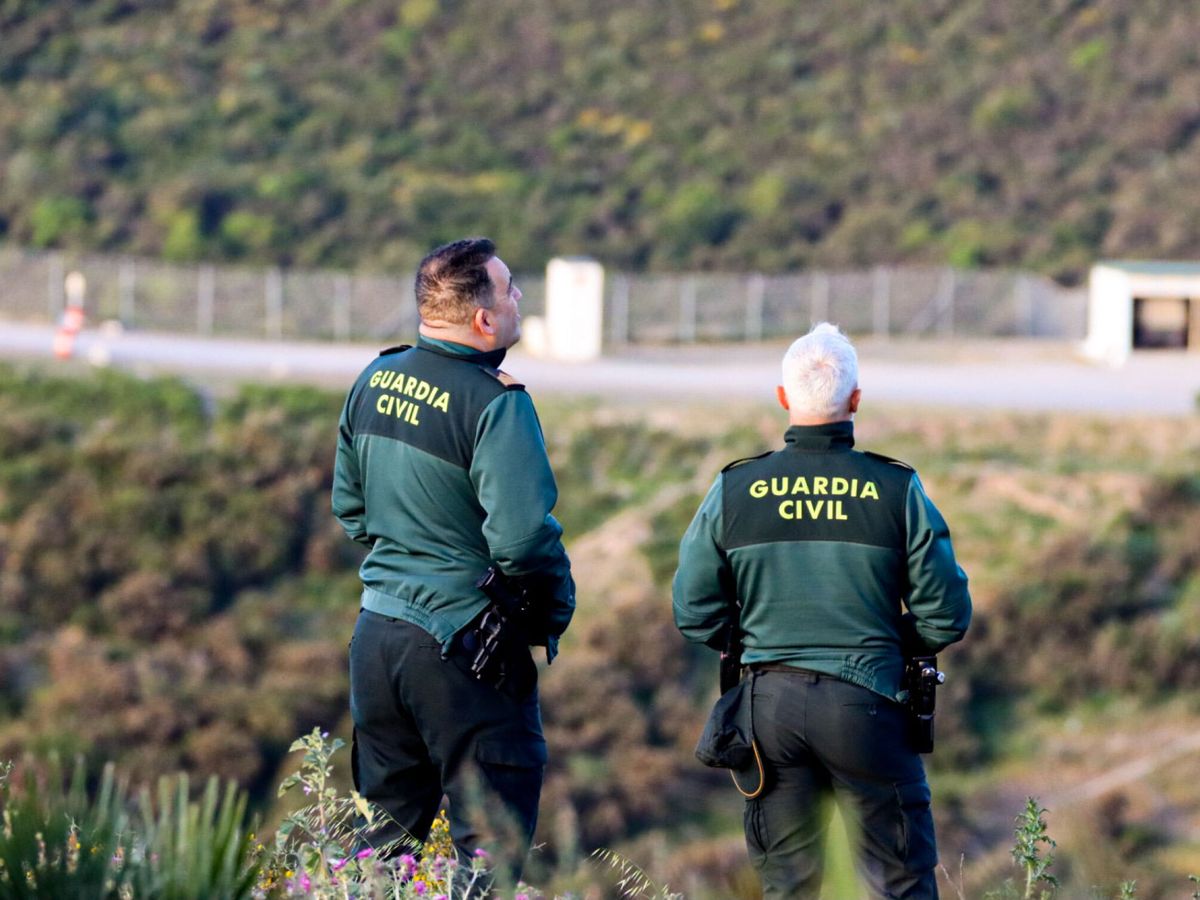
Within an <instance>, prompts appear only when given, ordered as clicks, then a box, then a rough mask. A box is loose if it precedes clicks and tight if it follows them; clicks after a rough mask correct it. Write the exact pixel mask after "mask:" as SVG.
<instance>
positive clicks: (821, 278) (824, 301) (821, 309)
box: [809, 272, 829, 325]
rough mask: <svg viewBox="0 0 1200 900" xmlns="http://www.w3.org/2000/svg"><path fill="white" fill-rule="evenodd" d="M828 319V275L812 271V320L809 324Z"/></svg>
mask: <svg viewBox="0 0 1200 900" xmlns="http://www.w3.org/2000/svg"><path fill="white" fill-rule="evenodd" d="M828 319H829V276H828V275H826V274H825V273H824V272H813V283H812V321H811V322H810V323H809V324H810V325H816V324H817V323H818V322H825V321H827V320H828Z"/></svg>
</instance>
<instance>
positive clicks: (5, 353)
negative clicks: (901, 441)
mask: <svg viewBox="0 0 1200 900" xmlns="http://www.w3.org/2000/svg"><path fill="white" fill-rule="evenodd" d="M53 336H54V329H53V328H52V327H49V326H40V325H28V324H17V323H11V322H0V357H4V358H22V357H23V358H36V357H47V358H49V357H52V352H51V342H52V339H53ZM784 347H785V344H765V345H756V346H746V345H735V346H690V347H677V348H632V349H630V350H628V351H625V352H623V353H621V354H620V355H617V356H613V357H610V358H605V359H602V360H599V361H597V362H592V363H561V362H553V361H550V360H545V359H537V358H534V357H532V356H529V355H527V354H524V353H521V352H520V351H519V348H518V350H517V351H514V352H513V353H512V354H511V355H510V357H509V360H508V362H507V364H506V365H505V368H506V369H507V370H508V371H510V372H512V373H513V374H514V375H516V376H517V377H518V378H520V379H521V380H522V381H524V382H525V383H526V384H527V385H529V388H530V390H531V391H532V392H534V393H536V394H550V393H571V394H596V395H606V396H618V397H625V398H629V399H635V400H639V399H647V398H653V397H673V398H680V399H686V398H704V397H720V398H742V399H751V398H753V399H762V400H763V401H764V402H768V403H769V402H771V397H772V391H773V387H774V385H775V384H776V383H777V381H778V378H779V375H778V371H779V362H778V361H779V359H780V357H781V355H782V352H783V349H784ZM375 352H376V348H375V347H371V346H364V345H337V344H319V343H287V342H283V343H274V342H267V341H247V340H225V339H206V338H199V337H192V336H185V335H169V334H150V333H140V332H128V333H124V334H121V333H117V332H109V331H105V330H103V329H100V330H85V331H84V332H82V333H81V334H80V336H79V338H78V341H77V343H76V347H75V356H76V358H78V359H80V360H84V361H90V362H92V363H93V364H103V365H112V366H117V367H120V368H123V369H130V370H133V371H137V372H145V373H150V372H178V373H181V374H185V375H187V376H189V377H192V378H194V379H195V380H197V381H201V382H204V381H210V380H211V381H212V382H214V383H219V382H225V381H228V380H231V379H244V378H260V379H269V380H273V381H299V382H305V383H313V384H320V385H325V386H330V387H345V386H346V385H348V384H349V383H350V381H351V380H352V379H353V378H354V376H355V375H356V374H357V373H358V372H359V371H360V370H361V369H362V367H363V366H364V365H365V364H366V362H367V361H368V360H369V359H370V358H371V357H372V356H373V355H374V354H375ZM859 356H860V368H861V373H860V375H861V377H860V380H861V382H862V384H863V388H864V394H865V395H866V397H867V398H868V400H869V401H870V402H872V403H877V404H881V405H911V406H924V407H951V408H976V409H978V408H987V409H1016V410H1047V411H1055V410H1063V411H1077V412H1102V413H1139V412H1142V413H1154V414H1168V415H1190V414H1195V413H1196V412H1197V396H1198V395H1200V354H1195V353H1192V354H1184V353H1164V352H1157V353H1141V354H1135V355H1134V356H1133V358H1132V359H1131V360H1130V361H1129V362H1128V363H1127V364H1126V365H1125V366H1123V367H1122V368H1109V367H1106V366H1100V365H1095V364H1092V363H1089V362H1085V361H1083V360H1082V359H1080V358H1079V356H1078V353H1077V350H1076V348H1075V347H1074V346H1072V345H1068V344H1057V343H1042V342H1013V341H991V342H978V341H976V342H957V343H947V342H933V341H924V342H918V341H889V342H877V341H863V342H861V343H860V344H859Z"/></svg>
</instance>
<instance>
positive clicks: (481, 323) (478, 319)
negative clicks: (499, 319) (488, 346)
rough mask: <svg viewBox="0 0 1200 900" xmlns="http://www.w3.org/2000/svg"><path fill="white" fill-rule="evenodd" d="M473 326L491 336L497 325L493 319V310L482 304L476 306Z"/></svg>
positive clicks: (481, 332)
mask: <svg viewBox="0 0 1200 900" xmlns="http://www.w3.org/2000/svg"><path fill="white" fill-rule="evenodd" d="M471 328H472V330H474V331H476V332H478V333H479V334H482V335H487V336H488V337H491V336H492V335H494V334H495V333H496V325H495V323H494V322H493V321H492V311H491V310H490V309H487V308H485V307H482V306H477V307H475V314H474V315H473V316H471Z"/></svg>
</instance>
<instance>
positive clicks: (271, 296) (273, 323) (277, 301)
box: [266, 266, 283, 341]
mask: <svg viewBox="0 0 1200 900" xmlns="http://www.w3.org/2000/svg"><path fill="white" fill-rule="evenodd" d="M266 307H267V308H266V332H267V338H268V339H269V340H273V341H278V340H282V339H283V273H282V272H280V271H279V267H278V266H272V267H271V268H270V269H268V270H267V287H266Z"/></svg>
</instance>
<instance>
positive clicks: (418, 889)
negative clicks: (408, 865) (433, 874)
mask: <svg viewBox="0 0 1200 900" xmlns="http://www.w3.org/2000/svg"><path fill="white" fill-rule="evenodd" d="M413 893H415V894H424V893H425V882H423V881H418V882H417V883H416V884H414V885H413Z"/></svg>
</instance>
